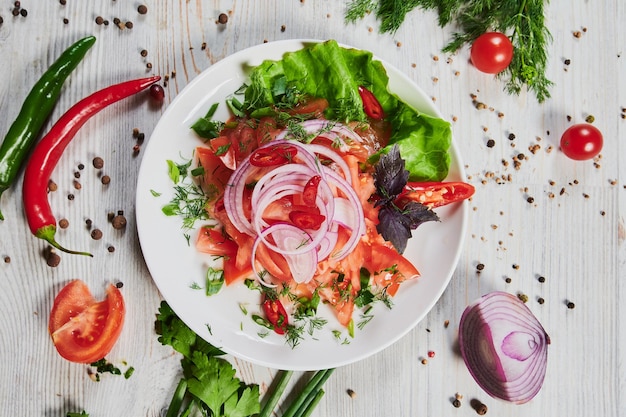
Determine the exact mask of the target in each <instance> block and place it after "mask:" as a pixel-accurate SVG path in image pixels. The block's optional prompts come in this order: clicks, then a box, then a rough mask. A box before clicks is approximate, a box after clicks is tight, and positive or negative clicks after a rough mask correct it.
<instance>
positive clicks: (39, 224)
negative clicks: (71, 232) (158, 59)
mask: <svg viewBox="0 0 626 417" xmlns="http://www.w3.org/2000/svg"><path fill="white" fill-rule="evenodd" d="M160 79H161V77H160V76H154V77H149V78H142V79H138V80H132V81H126V82H123V83H120V84H115V85H112V86H110V87H107V88H104V89H102V90H100V91H97V92H95V93H93V94H92V95H90V96H88V97H86V98H84V99H82V100H81V101H79V102H78V103H76V104H75V105H74V106H72V107H71V108H70V109H69V110H68V111H67V112H66V113H65V114H64V115H63V116H61V118H60V119H59V120H58V121H57V122H56V123H55V124H54V126H52V128H51V129H50V131H49V132H48V134H47V135H45V136H44V137H43V138H42V139H41V141H39V143H38V144H37V146H35V149H34V150H33V153H32V155H31V157H30V160H29V162H28V164H27V165H26V170H25V171H24V185H23V193H22V194H23V203H24V211H25V213H26V220H27V221H28V226H29V227H30V230H31V232H32V233H33V234H34V235H35V236H37V237H38V238H40V239H43V240H45V241H47V242H48V243H50V245H52V246H54V247H55V248H57V249H59V250H61V251H63V252H67V253H72V254H77V255H88V256H92V255H91V254H90V253H87V252H76V251H71V250H69V249H66V248H64V247H62V246H61V245H59V243H58V242H57V241H56V240H55V238H54V235H55V233H56V219H55V217H54V214H53V213H52V208H51V207H50V202H49V201H48V193H47V190H48V181H49V180H50V176H51V175H52V172H53V171H54V168H55V167H56V164H57V162H59V159H61V155H62V154H63V151H64V150H65V148H66V147H67V145H68V144H69V143H70V142H71V141H72V139H73V138H74V136H75V135H76V133H77V132H78V130H79V129H80V128H81V127H82V126H83V125H84V124H85V123H86V122H87V120H89V118H91V117H92V116H93V115H95V114H96V113H98V112H99V111H100V110H102V109H104V108H105V107H107V106H108V105H110V104H113V103H115V102H117V101H119V100H122V99H124V98H126V97H129V96H131V95H133V94H136V93H138V92H140V91H141V90H143V89H145V88H147V87H149V86H151V85H152V84H154V83H156V82H157V81H159V80H160Z"/></svg>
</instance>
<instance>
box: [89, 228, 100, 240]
mask: <svg viewBox="0 0 626 417" xmlns="http://www.w3.org/2000/svg"><path fill="white" fill-rule="evenodd" d="M91 238H92V239H93V240H100V239H102V230H100V229H93V230H92V231H91Z"/></svg>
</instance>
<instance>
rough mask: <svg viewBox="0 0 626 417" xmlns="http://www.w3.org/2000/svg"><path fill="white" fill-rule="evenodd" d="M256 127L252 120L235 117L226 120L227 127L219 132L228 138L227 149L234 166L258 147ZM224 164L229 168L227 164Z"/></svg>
mask: <svg viewBox="0 0 626 417" xmlns="http://www.w3.org/2000/svg"><path fill="white" fill-rule="evenodd" d="M256 127H257V126H256V123H255V122H254V121H252V120H249V119H237V120H234V121H231V122H228V123H227V127H225V128H224V129H222V131H221V132H220V136H222V137H225V138H227V140H228V143H229V146H228V151H229V152H231V155H232V157H233V166H234V167H236V166H237V164H239V163H240V162H241V161H243V160H244V159H245V158H246V157H247V156H248V155H250V153H251V152H252V151H253V150H255V149H256V148H257V147H258V144H257V133H256V130H255V129H256ZM226 166H228V167H229V168H231V166H229V165H228V164H226ZM233 169H234V168H233Z"/></svg>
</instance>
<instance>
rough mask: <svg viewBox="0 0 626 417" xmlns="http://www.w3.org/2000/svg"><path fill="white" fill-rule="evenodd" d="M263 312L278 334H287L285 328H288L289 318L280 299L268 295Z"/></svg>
mask: <svg viewBox="0 0 626 417" xmlns="http://www.w3.org/2000/svg"><path fill="white" fill-rule="evenodd" d="M263 312H264V313H265V317H266V318H267V321H269V322H270V324H271V325H272V326H273V327H274V331H275V332H276V333H278V334H285V330H287V326H288V325H289V318H288V317H287V311H285V307H283V304H282V303H281V302H280V300H277V299H275V298H269V297H268V296H267V295H266V296H265V300H264V301H263Z"/></svg>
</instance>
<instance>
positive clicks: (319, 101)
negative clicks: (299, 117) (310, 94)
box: [289, 98, 329, 119]
mask: <svg viewBox="0 0 626 417" xmlns="http://www.w3.org/2000/svg"><path fill="white" fill-rule="evenodd" d="M328 105H329V104H328V100H326V99H325V98H311V99H309V100H306V101H304V102H302V103H300V104H298V105H297V106H296V107H294V108H293V109H291V110H290V111H289V113H290V114H306V115H310V116H311V118H315V119H319V118H320V117H322V116H324V112H325V111H326V109H327V108H328Z"/></svg>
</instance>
